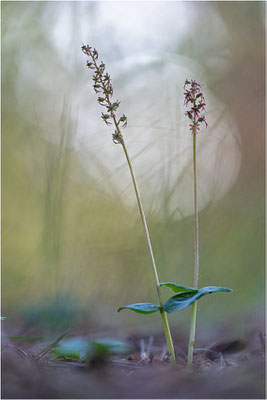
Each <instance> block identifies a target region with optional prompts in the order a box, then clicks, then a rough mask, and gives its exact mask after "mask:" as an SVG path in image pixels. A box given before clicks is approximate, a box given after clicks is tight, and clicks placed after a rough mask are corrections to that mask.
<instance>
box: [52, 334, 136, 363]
mask: <svg viewBox="0 0 267 400" xmlns="http://www.w3.org/2000/svg"><path fill="white" fill-rule="evenodd" d="M131 350H132V347H131V346H130V345H129V344H128V343H125V342H122V341H120V340H116V339H100V340H95V341H88V340H85V339H79V338H75V339H68V340H62V342H60V343H58V344H56V345H55V348H54V349H53V350H52V351H51V353H53V354H54V355H55V356H59V357H65V358H69V359H75V360H79V361H86V360H92V359H94V358H97V357H102V358H103V357H104V358H106V357H109V356H111V355H112V354H127V353H130V352H131Z"/></svg>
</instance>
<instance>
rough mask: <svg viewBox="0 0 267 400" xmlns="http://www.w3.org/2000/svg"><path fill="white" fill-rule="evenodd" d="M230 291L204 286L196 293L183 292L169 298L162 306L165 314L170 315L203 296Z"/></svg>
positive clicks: (229, 290) (228, 290)
mask: <svg viewBox="0 0 267 400" xmlns="http://www.w3.org/2000/svg"><path fill="white" fill-rule="evenodd" d="M231 291H232V289H228V288H224V287H219V286H206V287H203V288H201V289H199V290H198V291H197V292H185V293H179V294H177V295H175V296H173V297H171V298H169V299H168V300H167V301H166V303H165V304H164V305H163V308H164V310H165V311H166V312H167V313H172V312H175V311H178V310H183V309H184V308H187V307H189V306H191V304H193V303H194V302H195V301H196V300H198V299H200V298H201V297H203V296H205V295H206V294H210V293H215V292H231Z"/></svg>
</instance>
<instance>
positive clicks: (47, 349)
mask: <svg viewBox="0 0 267 400" xmlns="http://www.w3.org/2000/svg"><path fill="white" fill-rule="evenodd" d="M70 330H71V328H69V329H67V330H66V332H64V333H63V334H62V335H60V336H59V338H57V339H56V340H55V341H54V342H53V343H51V344H50V345H49V346H47V347H46V348H45V349H44V350H43V351H42V352H41V353H39V354H38V355H37V356H35V360H36V361H38V360H40V358H42V357H43V356H44V355H45V354H47V353H48V352H49V351H50V350H52V349H53V347H54V346H55V345H56V344H57V343H58V342H59V341H60V340H61V339H63V337H64V336H66V335H67V333H69V331H70Z"/></svg>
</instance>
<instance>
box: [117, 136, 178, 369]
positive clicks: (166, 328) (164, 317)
mask: <svg viewBox="0 0 267 400" xmlns="http://www.w3.org/2000/svg"><path fill="white" fill-rule="evenodd" d="M121 145H122V148H123V150H124V153H125V156H126V159H127V162H128V166H129V169H130V172H131V177H132V182H133V186H134V191H135V195H136V199H137V204H138V208H139V211H140V215H141V219H142V223H143V227H144V230H145V236H146V241H147V245H148V248H149V254H150V258H151V264H152V271H153V275H154V279H155V284H156V290H157V295H158V298H159V305H160V307H161V311H160V314H161V317H162V322H163V327H164V332H165V336H166V341H167V345H168V350H169V353H170V359H171V363H172V364H175V352H174V347H173V341H172V337H171V332H170V328H169V324H168V319H167V314H166V312H165V311H164V310H163V301H162V297H161V292H160V285H159V277H158V272H157V267H156V262H155V258H154V254H153V249H152V245H151V240H150V235H149V230H148V226H147V222H146V216H145V212H144V209H143V204H142V201H141V196H140V193H139V189H138V186H137V182H136V179H135V176H134V172H133V168H132V164H131V161H130V158H129V155H128V152H127V149H126V146H125V143H124V140H121Z"/></svg>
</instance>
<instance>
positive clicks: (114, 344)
mask: <svg viewBox="0 0 267 400" xmlns="http://www.w3.org/2000/svg"><path fill="white" fill-rule="evenodd" d="M90 345H96V347H97V346H98V347H99V348H100V347H101V346H102V348H103V349H104V348H105V349H106V351H107V352H109V353H110V354H127V353H129V352H130V351H131V350H132V346H131V345H130V344H129V343H125V342H122V341H121V340H117V339H98V340H96V341H94V342H90Z"/></svg>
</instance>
